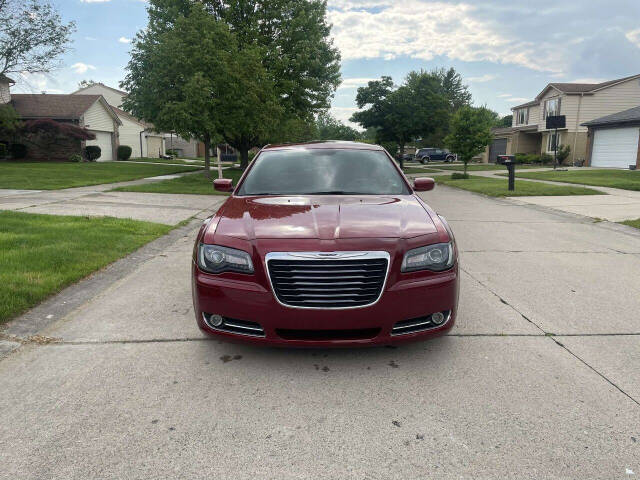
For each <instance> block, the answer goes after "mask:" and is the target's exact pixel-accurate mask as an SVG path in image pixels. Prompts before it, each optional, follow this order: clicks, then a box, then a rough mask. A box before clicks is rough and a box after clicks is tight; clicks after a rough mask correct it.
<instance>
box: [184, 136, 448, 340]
mask: <svg viewBox="0 0 640 480" xmlns="http://www.w3.org/2000/svg"><path fill="white" fill-rule="evenodd" d="M214 186H215V188H216V189H217V190H221V191H229V192H231V191H232V192H233V193H232V195H231V196H230V197H229V198H228V199H227V201H226V202H225V203H224V204H223V205H222V207H221V208H220V210H218V212H217V213H216V214H215V215H214V216H212V217H211V218H209V219H207V220H206V221H205V222H204V224H203V225H202V228H201V229H200V232H199V234H198V237H197V239H196V244H195V248H194V252H193V302H194V307H195V313H196V318H197V321H198V325H199V326H200V328H201V329H202V330H203V331H204V332H206V333H208V334H210V335H216V336H219V337H226V338H229V339H242V340H246V341H252V342H255V343H264V344H270V345H292V346H336V345H337V346H340V345H344V346H355V345H375V344H391V343H400V342H403V341H410V340H418V339H424V338H428V337H431V336H435V335H439V334H442V333H445V332H447V331H448V330H450V329H451V327H452V326H453V323H454V321H455V318H456V309H457V303H458V261H457V249H456V244H455V240H454V237H453V234H452V233H451V229H450V228H449V226H448V225H447V223H446V221H445V220H444V219H443V218H442V217H440V216H438V215H437V214H436V213H435V212H434V211H433V210H432V209H431V208H430V207H429V206H428V205H427V204H425V203H424V202H423V201H422V199H420V198H419V197H418V196H417V195H416V194H415V193H414V192H415V191H426V190H431V189H433V187H434V182H433V180H432V179H429V178H421V179H416V180H415V181H414V184H413V186H412V185H411V184H410V183H409V182H408V181H407V179H406V178H405V176H404V175H403V174H402V172H401V170H400V169H399V168H398V167H397V165H396V163H395V162H394V161H393V159H392V158H391V157H390V156H389V154H388V153H387V152H386V151H385V150H384V149H383V148H381V147H379V146H375V145H367V144H361V143H349V142H322V143H310V144H301V145H281V146H267V147H265V148H263V149H262V150H261V151H260V152H259V153H258V154H257V155H256V158H255V160H254V161H253V162H252V163H251V165H250V166H249V168H248V169H247V171H246V172H245V173H244V175H243V177H242V178H241V179H240V181H239V183H238V185H237V186H236V187H235V188H234V187H233V185H232V183H231V180H228V179H218V180H215V181H214Z"/></svg>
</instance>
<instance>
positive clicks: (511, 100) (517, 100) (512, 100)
mask: <svg viewBox="0 0 640 480" xmlns="http://www.w3.org/2000/svg"><path fill="white" fill-rule="evenodd" d="M529 100H532V99H531V98H526V97H511V98H509V99H507V102H509V103H524V102H528V101H529Z"/></svg>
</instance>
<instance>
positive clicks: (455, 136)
mask: <svg viewBox="0 0 640 480" xmlns="http://www.w3.org/2000/svg"><path fill="white" fill-rule="evenodd" d="M494 123H495V112H492V111H491V110H489V109H487V108H485V107H479V108H476V107H469V106H465V107H462V108H460V110H458V111H457V112H456V113H455V115H454V116H453V118H452V120H451V133H450V134H449V135H447V137H446V138H445V144H446V145H447V147H448V148H449V149H450V150H451V151H452V152H455V153H457V154H458V158H459V159H460V160H462V162H463V163H464V175H466V174H467V164H468V163H469V162H470V161H471V159H472V158H473V157H475V156H476V155H479V154H480V153H482V152H483V151H484V150H485V148H486V147H487V145H489V143H491V140H492V136H491V127H492V126H493V125H494Z"/></svg>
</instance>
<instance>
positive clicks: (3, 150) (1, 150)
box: [0, 143, 9, 158]
mask: <svg viewBox="0 0 640 480" xmlns="http://www.w3.org/2000/svg"><path fill="white" fill-rule="evenodd" d="M8 152H9V149H8V148H7V145H6V144H4V143H0V158H4V157H6V156H7V153H8Z"/></svg>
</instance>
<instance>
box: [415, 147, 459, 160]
mask: <svg viewBox="0 0 640 480" xmlns="http://www.w3.org/2000/svg"><path fill="white" fill-rule="evenodd" d="M416 160H418V161H419V162H421V163H428V162H449V163H451V162H453V161H455V160H457V155H456V154H455V153H451V152H450V151H449V150H445V149H443V148H421V149H420V150H418V151H417V152H416Z"/></svg>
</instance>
